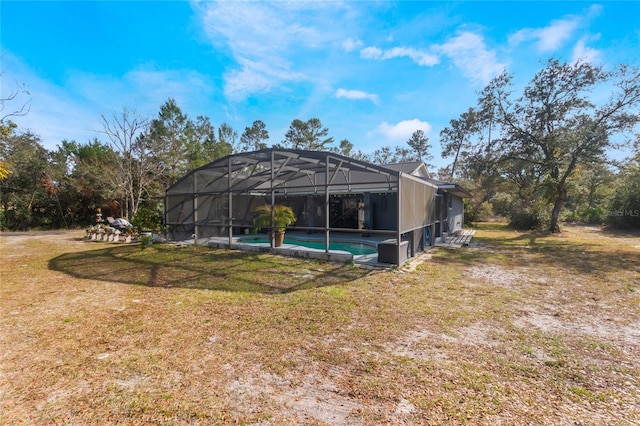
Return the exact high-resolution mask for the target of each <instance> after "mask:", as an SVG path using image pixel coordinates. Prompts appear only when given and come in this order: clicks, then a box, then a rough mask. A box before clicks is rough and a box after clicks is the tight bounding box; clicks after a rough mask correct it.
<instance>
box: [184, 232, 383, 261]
mask: <svg viewBox="0 0 640 426" xmlns="http://www.w3.org/2000/svg"><path fill="white" fill-rule="evenodd" d="M286 235H288V236H289V237H292V238H293V239H298V240H303V241H314V242H324V241H325V236H324V234H321V233H316V234H307V233H302V232H292V231H287V233H286ZM261 236H264V237H266V235H261ZM254 237H255V235H247V236H245V235H238V236H234V237H233V243H232V244H231V247H229V238H227V237H211V238H201V239H198V242H197V244H198V245H206V246H209V247H212V248H220V249H229V248H230V249H232V250H233V249H238V250H245V251H252V252H264V253H267V252H270V253H275V254H284V255H288V256H295V257H301V258H307V259H321V260H327V261H335V262H350V261H353V262H355V263H357V264H360V265H370V266H388V265H386V264H380V263H378V253H372V254H363V255H358V254H352V253H350V252H347V251H343V250H329V252H328V253H327V252H326V251H325V250H323V249H313V248H309V247H304V246H301V245H297V244H283V245H282V246H280V247H277V248H271V247H270V245H269V243H249V242H247V243H245V244H243V242H242V240H243V239H244V238H246V239H247V240H250V239H252V238H254ZM285 238H286V237H285ZM387 239H389V235H373V234H370V235H369V236H367V237H363V236H362V235H360V234H355V233H338V232H332V233H331V242H332V243H355V244H369V245H371V246H373V247H376V246H377V245H378V243H379V242H381V241H384V240H387ZM183 243H185V244H194V243H195V241H194V240H187V241H183Z"/></svg>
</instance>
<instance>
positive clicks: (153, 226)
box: [131, 207, 162, 231]
mask: <svg viewBox="0 0 640 426" xmlns="http://www.w3.org/2000/svg"><path fill="white" fill-rule="evenodd" d="M131 224H132V225H133V226H134V227H136V228H137V229H138V230H139V231H156V230H159V229H161V228H162V214H161V213H160V212H158V211H154V210H151V209H148V208H145V207H141V208H139V209H138V211H137V212H136V215H135V216H134V218H133V220H132V221H131Z"/></svg>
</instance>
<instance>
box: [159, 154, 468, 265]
mask: <svg viewBox="0 0 640 426" xmlns="http://www.w3.org/2000/svg"><path fill="white" fill-rule="evenodd" d="M469 195H470V194H469V193H468V192H467V191H466V190H464V189H463V188H461V187H460V186H458V185H455V184H450V183H446V182H439V181H436V180H434V179H431V178H430V176H429V173H428V171H427V170H426V167H425V166H424V164H422V163H403V164H395V165H387V166H378V165H374V164H371V163H368V162H365V161H360V160H355V159H353V158H348V157H344V156H342V155H339V154H335V153H332V152H318V151H305V150H289V149H277V148H270V149H264V150H260V151H254V152H247V153H239V154H233V155H230V156H227V157H225V158H221V159H219V160H216V161H214V162H212V163H209V164H207V165H205V166H203V167H200V168H198V169H196V170H193V171H192V172H190V173H188V174H187V175H186V176H184V177H183V178H182V179H180V180H179V181H178V182H177V183H176V184H174V185H173V186H172V187H170V188H169V189H167V190H166V192H165V203H164V204H165V224H166V225H167V226H168V227H169V228H170V229H171V231H170V235H169V238H170V239H173V240H186V239H190V238H194V239H195V241H199V240H202V239H208V238H221V237H222V238H225V239H227V240H228V243H229V246H231V244H232V242H233V241H234V238H237V237H238V236H241V235H244V234H246V233H248V232H249V231H250V230H251V229H252V228H253V223H252V211H253V210H254V209H255V208H256V207H258V206H260V205H264V204H267V205H276V204H283V205H287V206H289V207H291V208H292V209H293V211H294V213H295V215H296V217H297V220H296V222H295V223H294V224H292V225H291V226H290V227H289V228H288V229H289V230H291V231H296V232H301V233H308V234H320V235H322V236H324V241H325V243H326V244H325V251H326V252H327V253H329V245H330V242H331V239H332V237H335V236H337V235H346V234H348V235H352V236H354V238H355V237H358V238H361V237H362V235H365V234H367V235H372V236H375V237H377V238H378V240H379V241H381V242H380V243H379V244H378V248H379V250H378V261H380V262H384V263H392V264H398V265H399V264H401V263H403V262H404V261H405V260H406V259H407V258H409V257H412V256H415V255H416V254H417V253H419V252H420V251H422V250H424V249H426V248H427V247H428V246H431V245H433V244H434V242H435V238H436V237H438V236H440V235H442V233H444V232H455V231H457V230H459V229H460V228H461V227H462V223H463V214H464V213H463V209H462V197H465V196H469ZM382 240H384V241H382Z"/></svg>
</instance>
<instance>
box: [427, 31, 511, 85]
mask: <svg viewBox="0 0 640 426" xmlns="http://www.w3.org/2000/svg"><path fill="white" fill-rule="evenodd" d="M436 49H437V50H438V51H440V52H442V53H443V54H445V55H446V56H448V57H449V58H450V59H451V60H452V61H453V63H454V64H455V65H456V66H457V67H458V68H460V69H461V70H462V72H463V73H464V74H465V75H466V76H467V77H469V78H471V79H472V80H476V81H480V82H482V83H488V82H489V81H490V80H491V79H492V78H493V77H495V76H496V75H498V74H500V73H501V72H502V71H503V70H504V68H505V67H506V64H505V63H501V62H499V61H498V59H497V57H496V52H495V51H494V50H489V49H487V47H486V45H485V43H484V39H483V38H482V37H481V36H479V35H478V34H474V33H471V32H463V33H460V34H459V35H458V36H456V37H453V38H451V39H449V40H448V41H447V42H446V43H444V44H441V45H439V46H437V47H436Z"/></svg>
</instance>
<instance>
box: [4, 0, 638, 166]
mask: <svg viewBox="0 0 640 426" xmlns="http://www.w3.org/2000/svg"><path fill="white" fill-rule="evenodd" d="M639 17H640V2H635V1H626V2H610V1H605V2H600V3H590V2H579V1H568V2H563V1H548V2H523V1H514V2H500V1H492V2H480V1H464V2H439V1H438V2H419V1H412V2H408V1H407V2H391V1H377V2H368V1H346V2H337V1H335V2H334V1H331V2H306V1H304V2H303V1H294V2H286V3H270V2H258V1H253V2H231V1H224V2H205V1H202V2H186V1H184V2H182V1H122V2H116V1H76V2H72V1H65V2H59V1H45V2H36V1H28V0H27V1H24V0H22V1H12V0H8V1H7V0H3V1H2V2H1V3H0V19H1V30H0V49H1V52H2V55H3V56H2V64H1V67H2V85H1V89H2V95H3V97H5V96H6V95H7V94H8V93H10V92H11V91H12V90H15V89H16V87H19V88H22V87H24V88H26V89H27V90H28V91H29V93H30V95H29V96H26V95H25V96H23V97H22V99H25V100H27V99H30V102H31V110H30V112H29V114H28V115H26V116H24V117H15V118H13V120H14V121H15V122H16V123H17V124H19V125H20V126H21V127H22V128H28V129H30V130H31V131H33V132H34V133H36V134H38V135H40V136H41V138H42V141H43V145H44V146H45V147H46V148H48V149H54V148H55V147H56V145H58V144H59V143H60V142H61V141H62V140H63V139H67V140H76V141H77V142H87V141H89V140H91V139H93V138H94V137H96V136H97V137H100V134H99V133H98V131H99V130H101V128H102V125H101V123H102V121H101V115H103V114H104V115H105V116H111V115H112V114H113V113H114V112H118V111H121V110H122V108H123V107H127V108H129V109H133V110H136V111H137V112H138V113H139V114H141V115H143V116H149V117H153V116H155V115H156V114H157V113H158V111H159V108H160V105H161V104H163V103H164V102H165V101H166V100H167V99H168V98H169V97H172V98H174V99H176V101H177V103H178V105H179V106H180V107H181V108H182V110H183V111H184V112H185V113H187V114H188V115H189V116H190V117H191V118H194V119H195V117H196V116H198V115H205V116H208V117H209V118H210V119H211V121H212V123H213V124H214V125H215V126H216V127H218V126H219V125H220V124H221V123H223V122H226V123H228V124H229V125H231V126H232V127H233V128H234V129H236V130H237V131H238V133H239V134H241V133H242V131H243V130H244V128H245V127H246V126H250V125H251V123H252V122H253V121H254V120H262V121H264V122H265V123H266V125H267V129H268V130H269V133H270V136H271V139H270V141H269V142H270V143H276V142H280V141H282V139H283V138H284V134H285V132H286V130H287V129H288V127H289V124H290V123H291V121H292V120H293V119H296V118H299V119H302V120H307V119H309V118H311V117H317V118H319V119H320V120H321V121H322V123H323V125H325V126H326V127H328V128H329V132H330V135H331V136H333V137H334V138H335V139H336V141H340V140H342V139H349V140H350V141H351V142H352V143H353V144H354V145H355V148H356V149H360V150H362V151H363V152H365V153H371V152H373V151H374V150H375V149H377V148H380V147H382V146H385V145H386V146H394V145H402V144H404V143H406V141H407V140H408V139H409V137H410V136H411V134H412V133H413V132H414V131H415V130H417V129H422V130H424V131H425V133H426V135H427V136H428V137H429V140H430V143H431V144H432V145H433V154H434V155H435V157H436V158H435V161H434V163H436V165H444V164H445V163H446V161H444V160H442V159H440V144H439V133H440V130H441V129H442V128H444V127H446V126H447V124H448V123H449V120H451V119H453V118H457V117H458V116H459V115H460V114H461V113H462V112H464V111H466V110H467V109H468V108H469V107H471V106H473V105H475V100H476V98H477V93H478V91H480V90H481V89H482V88H483V87H484V85H485V84H486V83H487V82H488V81H489V80H490V79H491V78H492V77H494V76H495V75H497V74H499V73H500V72H501V71H502V70H504V69H506V70H507V71H509V72H511V73H513V74H514V75H515V80H516V82H518V83H519V84H523V83H526V82H527V81H528V80H530V79H531V77H532V76H533V75H534V73H535V72H536V71H538V70H539V69H540V68H541V66H542V64H543V63H544V62H546V60H547V59H549V58H551V57H554V58H558V59H561V60H566V61H574V60H577V59H582V60H588V61H590V62H593V63H595V64H598V65H603V66H605V67H612V66H614V65H616V64H620V63H627V64H631V65H636V66H638V65H640V54H639V53H640V18H639ZM23 85H24V86H23ZM14 104H15V103H14ZM10 108H11V105H8V106H5V111H4V113H6V112H7V111H8V110H9V109H10Z"/></svg>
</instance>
